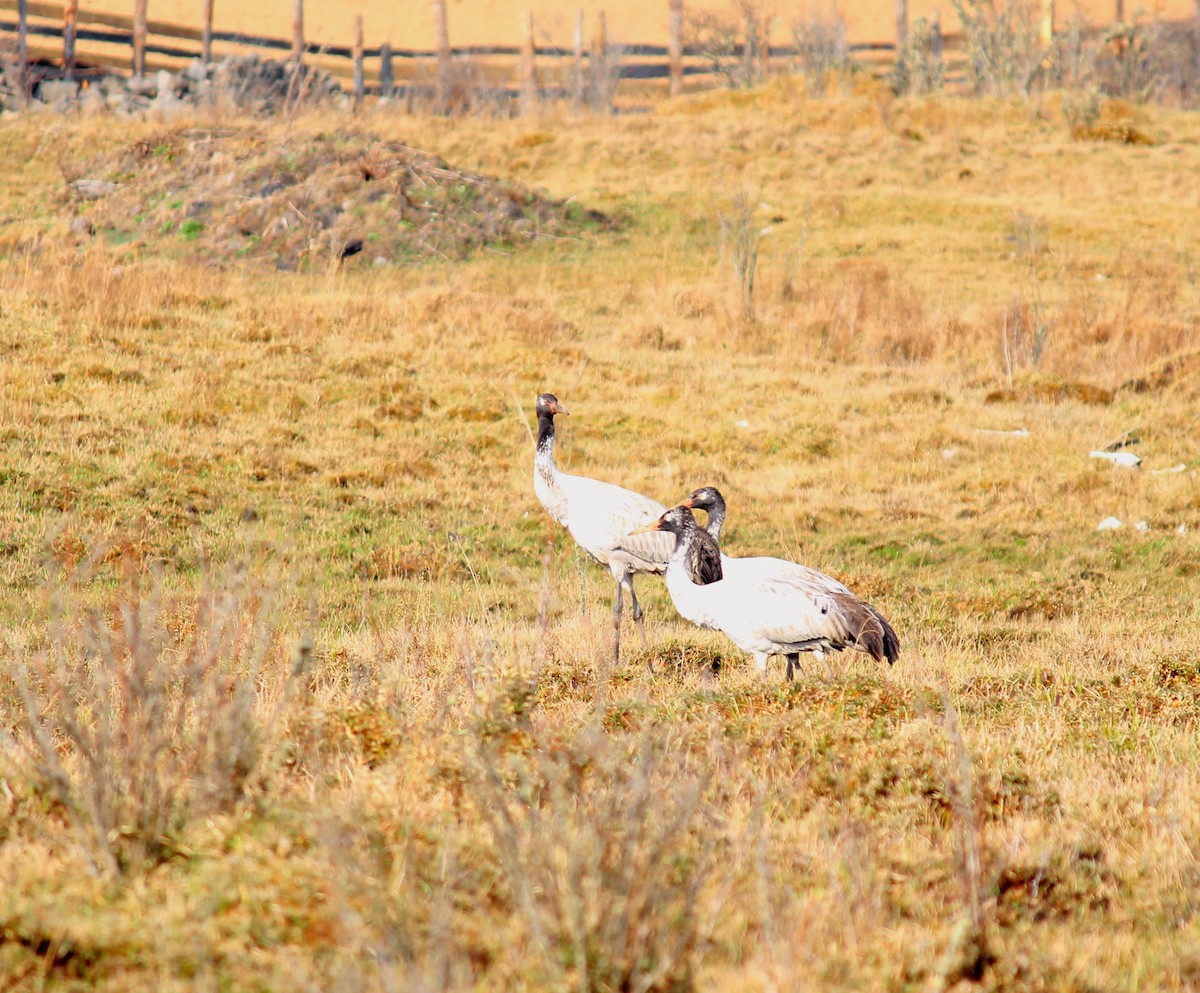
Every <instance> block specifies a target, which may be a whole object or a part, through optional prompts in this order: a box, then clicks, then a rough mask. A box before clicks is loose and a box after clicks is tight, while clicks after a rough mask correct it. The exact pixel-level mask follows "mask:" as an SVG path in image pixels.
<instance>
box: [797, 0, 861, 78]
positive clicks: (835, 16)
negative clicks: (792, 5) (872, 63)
mask: <svg viewBox="0 0 1200 993" xmlns="http://www.w3.org/2000/svg"><path fill="white" fill-rule="evenodd" d="M791 28H792V47H793V50H794V51H795V56H794V57H793V60H792V71H793V72H795V73H798V74H799V75H801V76H803V77H804V79H805V81H806V82H807V83H808V86H809V89H810V90H811V91H812V92H813V93H818V92H820V91H821V90H822V89H824V88H825V87H826V86H828V85H829V82H830V80H833V79H837V78H839V77H843V78H848V77H850V76H853V75H854V74H855V72H856V71H857V68H858V66H857V63H855V61H854V59H852V58H851V57H850V47H849V45H848V44H847V42H846V21H845V20H844V19H843V18H842V17H841V15H840V14H839V13H838V11H837V8H836V7H835V8H833V9H831V10H830V12H829V14H828V15H822V14H814V13H809V14H807V15H805V16H803V17H798V18H796V19H795V20H793V21H792V24H791Z"/></svg>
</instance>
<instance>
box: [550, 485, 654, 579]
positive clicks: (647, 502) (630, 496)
mask: <svg viewBox="0 0 1200 993" xmlns="http://www.w3.org/2000/svg"><path fill="white" fill-rule="evenodd" d="M560 482H561V485H562V486H563V488H564V489H565V490H566V491H567V492H568V495H569V504H570V512H569V516H568V519H567V527H568V528H569V529H570V532H571V535H572V537H574V538H575V540H576V541H577V542H579V544H580V546H582V547H583V549H584V550H585V551H587V552H588V553H589V554H591V555H593V556H595V557H596V558H598V559H600V560H601V561H602V562H607V561H608V559H609V558H610V557H611V555H612V553H614V552H619V553H622V554H623V555H625V556H626V557H628V558H629V560H630V564H631V565H633V566H634V567H635V568H636V569H638V570H640V571H646V572H662V571H664V570H665V569H666V567H667V560H668V559H669V558H670V557H671V551H672V550H673V549H674V547H675V538H674V536H673V535H670V534H666V533H664V532H660V531H651V532H649V533H647V534H635V535H630V533H629V532H630V531H632V530H634V529H635V528H639V527H641V526H642V525H643V524H646V523H648V522H650V521H653V520H655V519H657V518H658V517H661V516H662V515H663V514H665V513H666V511H667V508H666V507H665V506H663V505H662V504H661V503H659V502H658V501H657V500H651V499H650V498H649V497H647V496H642V494H640V493H635V492H634V491H633V490H627V489H625V488H624V487H623V486H616V485H614V484H613V483H604V482H601V481H600V480H598V479H589V478H587V477H586V476H560Z"/></svg>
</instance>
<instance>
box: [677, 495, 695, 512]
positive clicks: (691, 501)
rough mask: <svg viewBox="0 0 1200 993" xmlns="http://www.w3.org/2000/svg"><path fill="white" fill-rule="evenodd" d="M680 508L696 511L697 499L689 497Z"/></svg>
mask: <svg viewBox="0 0 1200 993" xmlns="http://www.w3.org/2000/svg"><path fill="white" fill-rule="evenodd" d="M679 506H681V507H687V508H688V510H694V509H695V507H696V498H695V497H688V498H687V499H686V500H684V501H683V502H682V503H681V504H680V505H679Z"/></svg>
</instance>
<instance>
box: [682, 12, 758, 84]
mask: <svg viewBox="0 0 1200 993" xmlns="http://www.w3.org/2000/svg"><path fill="white" fill-rule="evenodd" d="M733 6H734V10H733V12H731V13H716V12H713V11H706V10H698V11H693V10H690V9H688V11H687V13H686V14H685V15H684V24H683V41H684V45H685V47H686V48H687V49H690V50H691V51H693V52H695V53H696V54H697V55H699V56H700V57H701V58H703V59H704V61H705V62H707V63H708V68H709V71H710V72H711V73H712V74H713V75H714V76H716V77H717V78H718V79H720V80H722V81H723V82H724V83H725V85H726V86H728V87H729V88H730V89H743V88H745V87H748V86H754V85H755V84H757V83H760V82H762V78H763V65H762V62H763V60H762V58H761V56H762V46H763V45H766V44H768V40H767V39H766V38H765V37H764V33H763V31H762V29H761V27H760V25H761V24H762V22H763V11H762V9H761V7H760V5H759V4H757V3H755V2H754V0H737V2H735V3H734V5H733Z"/></svg>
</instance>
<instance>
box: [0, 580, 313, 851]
mask: <svg viewBox="0 0 1200 993" xmlns="http://www.w3.org/2000/svg"><path fill="white" fill-rule="evenodd" d="M123 567H124V568H123V571H124V576H123V577H122V579H121V582H120V585H119V588H118V592H117V595H116V597H115V599H114V601H113V602H111V603H110V604H108V605H106V606H105V607H104V608H97V607H94V606H91V605H90V603H89V600H90V599H91V597H90V595H89V592H90V591H89V590H88V589H86V588H85V587H84V586H83V585H82V583H81V582H80V581H79V579H78V574H77V573H76V574H72V575H68V576H65V577H62V579H61V580H60V584H59V585H58V586H57V588H55V589H53V590H52V591H51V595H50V601H51V619H50V622H49V625H48V629H47V631H46V633H45V636H44V637H43V638H40V639H38V641H39V643H36V644H29V643H22V642H20V641H18V640H17V639H12V640H10V643H9V644H7V645H6V646H5V654H6V655H7V656H8V660H7V661H8V666H7V668H8V671H9V673H10V680H11V681H10V683H9V686H8V687H6V688H5V692H4V694H3V696H2V697H0V706H2V707H3V708H4V726H3V727H2V728H0V763H2V764H3V766H6V767H8V768H9V769H10V770H11V771H12V772H14V773H15V774H16V778H17V779H18V781H23V782H25V783H26V784H28V787H29V788H30V789H32V790H33V791H35V792H38V793H43V794H44V795H46V796H47V797H49V798H50V799H51V800H52V801H53V802H54V803H57V804H58V805H60V806H61V809H62V813H63V815H64V817H65V820H66V823H67V824H68V825H69V826H70V828H72V829H73V834H74V835H75V837H76V838H77V840H79V841H80V842H81V843H82V845H83V848H84V849H85V851H86V852H87V854H88V856H89V857H90V859H91V860H92V862H93V863H94V864H95V866H96V867H97V868H98V869H101V870H104V871H107V872H110V873H113V874H122V873H128V872H131V871H136V870H138V869H140V868H143V867H145V866H148V865H153V864H155V863H158V862H161V861H163V860H164V859H167V858H169V857H171V856H172V855H173V854H174V853H175V852H176V851H177V845H178V841H179V836H180V833H181V832H182V830H183V829H184V827H185V826H186V825H187V823H188V822H189V821H190V820H191V819H193V818H196V817H201V816H205V815H210V814H213V813H219V812H224V811H228V810H230V809H232V808H233V807H234V806H235V805H236V804H237V803H238V802H239V801H240V800H241V799H242V798H243V797H244V796H246V795H247V793H248V792H250V791H251V790H253V789H255V788H256V787H258V786H260V785H261V784H262V782H263V779H264V774H265V772H266V771H267V763H266V759H267V758H268V756H269V755H270V753H271V746H272V744H273V740H272V733H273V729H275V728H277V727H278V726H279V725H280V722H281V719H282V717H283V716H284V712H285V711H286V709H287V708H288V706H289V704H290V703H291V701H292V699H293V695H294V694H293V689H294V688H295V686H296V685H297V683H298V677H299V676H300V674H301V673H302V672H303V671H304V669H305V667H306V664H307V660H308V654H309V653H308V651H307V650H306V649H303V648H302V649H301V650H300V651H299V652H297V654H296V656H295V660H294V661H293V662H291V663H290V665H289V663H288V662H287V661H286V660H285V659H284V657H283V652H282V650H281V646H280V639H279V634H278V630H277V627H276V602H277V596H276V592H275V590H274V588H273V587H272V586H270V585H269V584H267V583H266V582H264V581H262V580H258V579H255V578H254V577H253V576H252V575H251V574H250V573H249V572H248V571H247V570H245V569H233V570H230V571H229V572H227V573H224V574H217V573H214V574H210V575H208V576H206V577H205V579H204V581H203V584H202V586H201V589H200V590H199V592H197V593H196V594H195V595H194V596H189V597H187V598H183V599H179V600H174V599H173V598H172V597H171V596H170V595H169V594H168V593H167V591H166V590H165V588H164V586H163V584H162V581H161V579H160V578H159V577H157V576H154V575H151V576H150V577H149V578H148V579H147V577H145V576H144V575H143V574H142V573H141V572H140V570H139V569H138V568H137V567H136V566H135V565H134V564H133V563H132V562H129V561H125V562H123Z"/></svg>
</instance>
